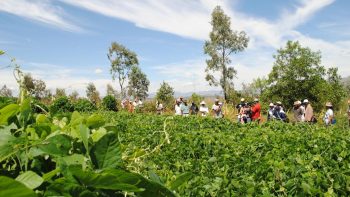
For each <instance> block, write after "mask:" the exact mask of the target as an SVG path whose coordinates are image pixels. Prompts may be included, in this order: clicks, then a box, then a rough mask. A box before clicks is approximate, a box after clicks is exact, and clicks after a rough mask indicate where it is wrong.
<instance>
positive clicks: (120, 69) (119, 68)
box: [107, 42, 139, 96]
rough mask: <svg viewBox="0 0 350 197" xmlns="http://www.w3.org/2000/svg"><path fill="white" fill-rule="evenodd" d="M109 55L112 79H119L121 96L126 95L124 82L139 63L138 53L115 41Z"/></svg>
mask: <svg viewBox="0 0 350 197" xmlns="http://www.w3.org/2000/svg"><path fill="white" fill-rule="evenodd" d="M107 57H108V59H109V61H110V63H111V69H110V73H111V75H112V79H113V80H115V79H116V78H117V79H118V83H119V86H120V92H121V96H125V90H124V83H125V82H126V80H127V77H128V74H129V71H130V69H131V68H132V66H135V65H138V64H139V62H138V59H137V55H136V53H134V52H133V51H130V50H129V49H127V48H126V47H124V46H123V45H121V44H118V43H116V42H113V43H112V45H111V47H110V48H109V51H108V54H107Z"/></svg>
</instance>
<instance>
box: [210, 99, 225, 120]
mask: <svg viewBox="0 0 350 197" xmlns="http://www.w3.org/2000/svg"><path fill="white" fill-rule="evenodd" d="M211 110H212V111H213V114H214V117H215V118H222V117H223V115H222V105H220V104H219V99H215V103H214V104H213V106H212V108H211Z"/></svg>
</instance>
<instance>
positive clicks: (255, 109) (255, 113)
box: [252, 98, 261, 123]
mask: <svg viewBox="0 0 350 197" xmlns="http://www.w3.org/2000/svg"><path fill="white" fill-rule="evenodd" d="M260 112H261V106H260V103H259V99H258V98H255V99H254V103H253V105H252V121H256V122H258V123H259V122H260V118H261V117H260V116H261V115H260Z"/></svg>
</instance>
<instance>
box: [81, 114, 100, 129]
mask: <svg viewBox="0 0 350 197" xmlns="http://www.w3.org/2000/svg"><path fill="white" fill-rule="evenodd" d="M104 124H105V120H104V118H103V116H101V115H98V114H93V115H91V116H90V117H89V118H88V119H87V121H86V125H87V126H88V127H89V128H91V129H96V128H99V127H101V126H103V125H104Z"/></svg>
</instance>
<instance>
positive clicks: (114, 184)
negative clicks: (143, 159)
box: [71, 168, 143, 192]
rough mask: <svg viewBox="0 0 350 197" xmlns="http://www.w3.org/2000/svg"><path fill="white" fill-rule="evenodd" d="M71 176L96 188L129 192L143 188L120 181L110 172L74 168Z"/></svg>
mask: <svg viewBox="0 0 350 197" xmlns="http://www.w3.org/2000/svg"><path fill="white" fill-rule="evenodd" d="M71 173H72V174H73V177H74V178H76V179H77V180H78V182H79V183H80V184H83V185H86V186H88V187H94V188H97V189H108V190H117V191H129V192H141V191H143V189H140V188H138V187H136V186H135V185H131V184H128V183H124V182H121V181H120V179H119V177H117V176H114V175H113V174H110V173H101V174H99V173H94V172H91V171H83V170H81V169H77V168H74V170H71Z"/></svg>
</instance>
